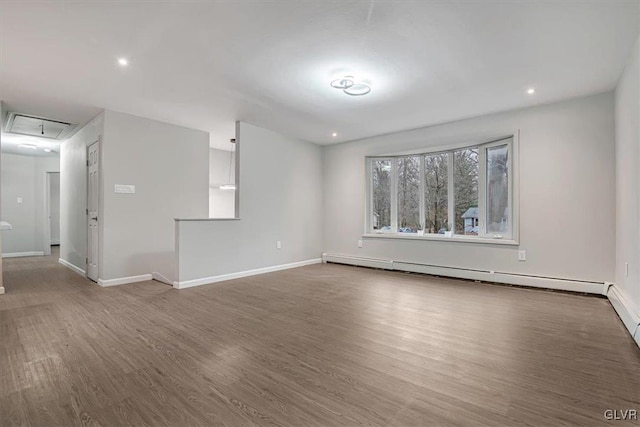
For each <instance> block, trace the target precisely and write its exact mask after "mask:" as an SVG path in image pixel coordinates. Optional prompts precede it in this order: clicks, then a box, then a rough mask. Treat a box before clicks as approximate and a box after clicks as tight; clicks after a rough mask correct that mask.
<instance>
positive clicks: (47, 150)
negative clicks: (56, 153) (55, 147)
mask: <svg viewBox="0 0 640 427" xmlns="http://www.w3.org/2000/svg"><path fill="white" fill-rule="evenodd" d="M42 151H44V152H45V153H50V152H51V148H43V149H42Z"/></svg>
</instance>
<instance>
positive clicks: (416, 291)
mask: <svg viewBox="0 0 640 427" xmlns="http://www.w3.org/2000/svg"><path fill="white" fill-rule="evenodd" d="M4 268H5V275H4V279H5V286H6V289H7V294H6V295H4V296H0V425H2V426H8V425H40V426H54V425H80V424H86V425H103V426H118V425H136V426H140V425H173V426H185V425H233V426H237V425H282V426H307V425H310V426H315V425H322V426H325V425H326V426H352V425H353V426H355V425H374V426H411V425H429V426H436V425H443V426H449V425H459V426H469V425H486V426H520V425H529V426H561V425H577V426H591V425H594V426H602V425H612V426H625V425H638V423H639V422H638V421H634V422H628V421H609V422H608V421H606V420H605V418H604V412H605V410H606V409H616V410H620V409H636V410H638V411H639V412H640V349H638V348H637V347H636V346H635V344H634V343H633V341H632V340H631V338H630V337H629V335H628V334H627V332H626V330H625V329H624V327H623V326H622V323H621V322H620V320H619V319H618V318H617V317H616V314H615V313H614V311H613V309H612V308H611V306H610V305H609V303H608V301H607V300H605V299H601V298H594V297H585V296H578V295H569V294H562V293H551V292H545V291H540V290H527V289H519V288H509V287H502V286H496V285H486V284H477V283H471V282H464V281H457V280H449V279H442V278H433V277H428V276H421V275H409V274H402V273H397V272H384V271H377V270H369V269H361V268H355V267H347V266H339V265H313V266H309V267H303V268H299V269H294V270H288V271H283V272H278V273H272V274H267V275H263V276H254V277H251V278H246V279H239V280H234V281H229V282H224V283H218V284H215V285H209V286H203V287H198V288H193V289H188V290H182V291H177V290H174V289H172V288H170V287H168V286H166V285H163V284H160V283H157V282H145V283H137V284H132V285H124V286H116V287H112V288H100V287H98V286H97V285H95V284H92V283H90V282H88V281H87V280H85V279H84V278H82V277H81V276H79V275H77V274H75V273H73V272H71V271H70V270H68V269H66V268H64V267H62V266H60V265H58V264H57V258H56V257H55V255H54V256H53V257H48V258H24V259H5V260H4Z"/></svg>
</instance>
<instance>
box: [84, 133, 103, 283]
mask: <svg viewBox="0 0 640 427" xmlns="http://www.w3.org/2000/svg"><path fill="white" fill-rule="evenodd" d="M99 176H100V142H99V141H97V142H94V143H93V144H91V145H90V146H89V150H88V153H87V177H88V179H87V193H88V194H87V203H88V206H87V215H88V217H89V218H88V221H87V224H88V227H89V229H88V233H87V236H88V240H89V241H88V244H87V277H88V278H89V279H91V280H93V281H94V282H97V281H98V247H99V246H98V221H99V218H98V204H99V200H100V199H99V197H98V196H99V189H100V187H99Z"/></svg>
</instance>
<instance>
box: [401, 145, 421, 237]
mask: <svg viewBox="0 0 640 427" xmlns="http://www.w3.org/2000/svg"><path fill="white" fill-rule="evenodd" d="M419 228H420V158H419V157H417V156H411V157H400V158H399V159H398V232H400V233H415V232H416V231H417V230H418V229H419Z"/></svg>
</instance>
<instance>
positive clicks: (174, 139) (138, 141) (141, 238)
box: [99, 110, 209, 280]
mask: <svg viewBox="0 0 640 427" xmlns="http://www.w3.org/2000/svg"><path fill="white" fill-rule="evenodd" d="M102 179H103V188H102V191H103V215H102V221H99V224H100V227H101V228H102V233H101V245H100V246H101V259H100V278H101V279H103V280H112V279H118V278H123V277H131V276H138V275H144V274H151V273H153V272H158V273H160V274H162V275H163V276H165V277H167V278H169V279H173V278H174V277H175V264H174V249H175V245H174V237H175V235H174V218H176V217H187V218H188V217H192V218H206V217H207V216H208V214H209V197H208V193H209V191H208V186H209V185H208V183H209V134H208V133H207V132H203V131H198V130H193V129H188V128H184V127H180V126H174V125H171V124H168V123H162V122H158V121H154V120H149V119H144V118H141V117H136V116H131V115H128V114H122V113H117V112H114V111H109V110H107V111H105V120H104V143H103V147H102ZM115 184H130V185H135V187H136V193H135V194H116V193H114V185H115Z"/></svg>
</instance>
